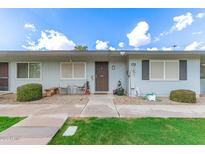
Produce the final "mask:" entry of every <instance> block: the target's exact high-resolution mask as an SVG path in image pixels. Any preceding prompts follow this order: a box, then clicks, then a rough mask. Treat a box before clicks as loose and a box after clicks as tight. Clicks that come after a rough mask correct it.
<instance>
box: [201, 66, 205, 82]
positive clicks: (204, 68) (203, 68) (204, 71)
mask: <svg viewBox="0 0 205 154" xmlns="http://www.w3.org/2000/svg"><path fill="white" fill-rule="evenodd" d="M200 78H201V79H205V64H201V65H200Z"/></svg>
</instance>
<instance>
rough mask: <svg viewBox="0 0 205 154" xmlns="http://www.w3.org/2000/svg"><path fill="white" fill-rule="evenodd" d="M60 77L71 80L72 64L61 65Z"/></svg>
mask: <svg viewBox="0 0 205 154" xmlns="http://www.w3.org/2000/svg"><path fill="white" fill-rule="evenodd" d="M61 77H62V78H72V63H63V64H61Z"/></svg>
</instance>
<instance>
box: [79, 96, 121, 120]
mask: <svg viewBox="0 0 205 154" xmlns="http://www.w3.org/2000/svg"><path fill="white" fill-rule="evenodd" d="M80 116H81V117H118V113H117V110H116V107H115V105H114V103H113V96H112V95H91V96H90V98H89V102H88V104H87V105H86V106H85V108H84V110H83V111H82V113H81V115H80Z"/></svg>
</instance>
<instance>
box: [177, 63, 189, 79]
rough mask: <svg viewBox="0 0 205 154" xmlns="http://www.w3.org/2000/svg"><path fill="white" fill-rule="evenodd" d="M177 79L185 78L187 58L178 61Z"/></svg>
mask: <svg viewBox="0 0 205 154" xmlns="http://www.w3.org/2000/svg"><path fill="white" fill-rule="evenodd" d="M179 80H187V60H180V61H179Z"/></svg>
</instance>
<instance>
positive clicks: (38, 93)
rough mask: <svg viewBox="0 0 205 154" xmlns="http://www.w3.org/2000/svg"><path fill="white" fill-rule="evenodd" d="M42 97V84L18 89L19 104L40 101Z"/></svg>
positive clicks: (28, 85)
mask: <svg viewBox="0 0 205 154" xmlns="http://www.w3.org/2000/svg"><path fill="white" fill-rule="evenodd" d="M42 97H43V93H42V85H41V84H37V83H31V84H26V85H23V86H20V87H18V88H17V101H19V102H26V101H34V100H39V99H41V98H42Z"/></svg>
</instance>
